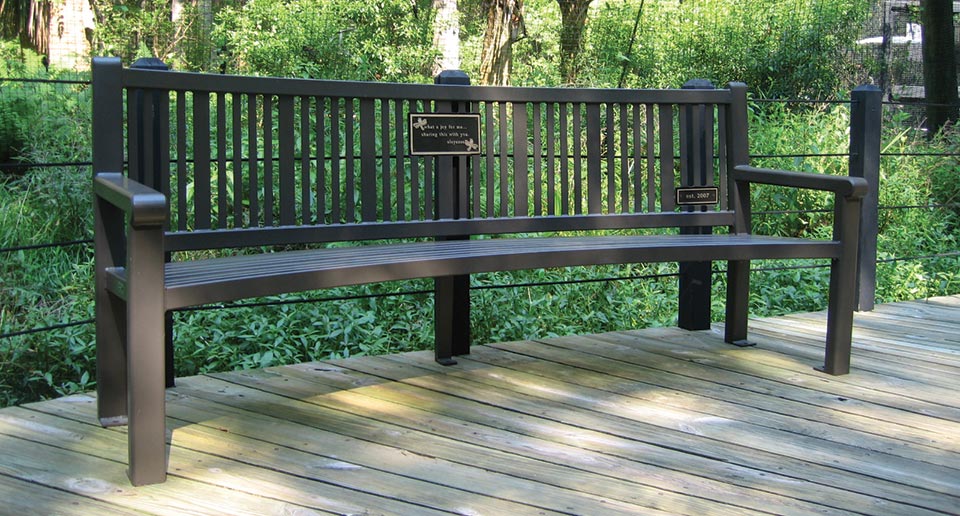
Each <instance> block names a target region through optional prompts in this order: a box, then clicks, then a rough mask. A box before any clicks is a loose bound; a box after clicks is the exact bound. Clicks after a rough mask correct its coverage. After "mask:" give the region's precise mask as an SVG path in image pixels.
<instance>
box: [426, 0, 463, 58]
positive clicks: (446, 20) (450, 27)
mask: <svg viewBox="0 0 960 516" xmlns="http://www.w3.org/2000/svg"><path fill="white" fill-rule="evenodd" d="M433 11H434V12H435V13H436V18H434V20H433V45H434V46H435V47H436V48H437V50H439V51H440V55H439V56H438V58H437V60H436V61H435V62H434V63H433V75H434V76H436V75H437V74H439V73H440V72H442V71H444V70H459V69H460V12H459V11H458V10H457V0H433Z"/></svg>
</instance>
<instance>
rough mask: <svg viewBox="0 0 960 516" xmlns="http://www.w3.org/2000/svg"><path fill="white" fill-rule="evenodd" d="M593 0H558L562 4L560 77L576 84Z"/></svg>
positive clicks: (566, 82) (564, 80) (566, 81)
mask: <svg viewBox="0 0 960 516" xmlns="http://www.w3.org/2000/svg"><path fill="white" fill-rule="evenodd" d="M590 1H591V0H557V3H558V4H560V77H561V79H563V82H564V83H565V84H574V83H576V81H577V76H578V75H579V73H580V52H581V51H582V50H583V32H584V29H585V28H586V25H587V10H588V9H589V8H590Z"/></svg>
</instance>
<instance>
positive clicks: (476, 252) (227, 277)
mask: <svg viewBox="0 0 960 516" xmlns="http://www.w3.org/2000/svg"><path fill="white" fill-rule="evenodd" d="M93 76H94V80H93V82H94V103H95V104H94V174H95V179H94V195H95V200H94V212H95V239H94V240H95V249H96V264H97V265H96V275H97V280H96V289H97V292H96V299H97V316H96V318H97V349H98V358H97V360H98V392H99V396H98V398H99V404H100V408H99V413H100V419H101V422H102V423H103V424H105V425H112V424H123V423H128V424H129V425H130V431H129V443H130V445H129V446H130V450H129V457H130V478H131V480H132V481H133V482H134V483H135V484H142V483H153V482H160V481H162V480H163V479H164V476H165V472H166V467H165V438H166V437H165V432H164V399H163V392H164V385H165V380H164V374H163V370H164V362H165V358H166V357H165V354H169V353H170V352H169V351H165V348H164V339H165V337H166V334H167V333H169V329H168V328H167V327H166V325H165V321H164V317H165V314H166V313H168V312H169V311H170V310H173V309H178V308H183V307H188V306H194V305H199V304H205V303H218V302H224V301H230V300H238V299H243V298H250V297H258V296H266V295H273V294H278V293H286V292H295V291H303V290H313V289H322V288H329V287H335V286H343V285H355V284H361V283H371V282H381V281H389V280H401V279H412V278H434V279H435V285H436V286H435V293H436V298H435V302H436V304H437V309H436V339H437V340H436V353H437V359H438V360H439V361H441V362H445V363H451V362H453V357H454V356H456V355H459V354H465V353H468V352H469V344H470V343H469V339H470V336H469V314H470V307H469V302H470V292H469V291H470V288H469V275H470V274H475V273H482V272H491V271H505V270H519V269H532V268H545V267H567V266H575V265H601V264H618V263H640V262H682V263H686V262H700V263H709V262H710V261H715V260H722V261H727V262H728V267H727V268H728V292H727V313H726V321H727V333H726V339H727V340H728V341H730V342H742V341H745V340H746V338H747V315H748V314H747V308H748V302H747V301H748V294H749V265H750V261H751V260H759V259H780V258H821V259H829V260H831V263H832V264H833V267H832V279H831V284H830V314H829V322H828V335H827V345H826V354H825V366H824V370H826V371H827V372H829V373H832V374H842V373H845V372H846V371H847V370H848V369H849V353H850V338H851V330H852V313H853V305H854V302H853V301H852V299H853V297H852V296H851V295H850V293H853V292H854V291H855V288H854V285H853V284H852V283H851V281H852V280H853V279H854V278H855V271H856V261H857V241H858V236H857V235H858V222H859V216H858V214H859V210H860V199H861V198H862V197H863V196H864V194H865V193H866V187H865V183H863V181H862V180H860V179H857V178H839V177H827V176H819V175H814V174H799V173H794V172H784V171H775V170H767V169H758V168H754V167H750V166H748V155H747V152H748V145H747V139H746V138H747V136H746V135H747V118H746V109H747V107H746V89H745V86H743V85H741V84H731V85H730V87H729V88H727V89H709V90H703V89H689V90H626V89H572V88H564V89H560V88H509V87H478V86H467V85H463V82H462V80H461V79H462V78H460V77H457V78H455V81H454V82H455V83H456V85H443V84H437V85H411V84H385V83H357V82H343V81H319V80H301V79H276V78H259V77H232V76H222V75H204V74H193V73H181V72H170V71H166V72H164V71H157V70H139V69H123V68H122V67H121V66H120V63H119V61H118V60H115V59H95V60H94V66H93ZM440 82H442V81H440ZM466 112H469V113H478V114H479V116H480V120H481V122H480V127H481V136H480V141H477V142H470V143H471V144H475V145H478V146H479V148H480V152H479V154H475V155H470V156H437V157H433V156H413V155H410V152H409V146H408V143H409V141H410V134H409V131H410V128H409V127H408V126H407V121H408V116H409V114H410V113H466ZM188 116H189V120H188ZM124 124H125V125H124ZM437 137H439V135H438V136H437ZM450 137H451V138H455V136H450ZM124 150H125V151H126V154H127V155H126V157H124ZM751 184H778V185H784V186H789V187H795V188H813V189H818V190H827V191H832V192H835V193H836V194H837V202H836V207H837V208H836V217H835V231H834V236H833V238H832V239H830V240H823V241H819V240H809V239H791V238H772V237H765V236H755V235H751V234H750V222H751V221H750V204H749V194H750V185H751ZM681 186H682V187H692V188H696V187H707V186H716V187H717V188H719V191H720V197H721V198H720V200H719V201H720V202H719V203H718V204H717V205H716V206H714V205H709V206H703V207H700V206H698V207H694V208H691V207H681V208H678V207H677V206H676V204H677V203H676V188H677V187H681ZM168 202H169V206H168ZM701 228H705V229H701ZM711 228H715V229H711ZM678 232H679V233H681V234H677V233H678ZM480 236H483V238H478V237H480ZM503 236H509V237H510V238H497V237H503ZM361 241H367V242H366V243H365V245H352V244H355V243H359V242H361ZM329 243H337V244H338V245H336V246H330V247H326V248H324V246H323V244H329ZM345 244H346V245H345ZM302 245H307V246H308V247H310V248H309V249H303V250H297V251H278V249H281V248H283V247H284V246H302ZM263 247H267V248H269V249H271V250H273V251H272V252H262V248H263ZM216 249H245V252H244V253H241V255H240V256H231V257H223V258H206V259H194V258H192V256H193V255H191V254H190V253H189V252H190V251H207V250H216ZM177 252H183V253H182V256H181V257H180V259H178V260H176V261H173V262H170V261H169V260H168V259H167V256H169V254H170V253H177ZM706 272H707V273H709V270H708V271H706ZM708 315H709V314H708Z"/></svg>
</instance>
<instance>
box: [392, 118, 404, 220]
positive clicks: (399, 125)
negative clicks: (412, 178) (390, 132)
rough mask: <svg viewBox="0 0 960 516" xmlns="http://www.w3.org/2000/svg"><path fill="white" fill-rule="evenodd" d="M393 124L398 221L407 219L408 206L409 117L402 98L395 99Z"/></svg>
mask: <svg viewBox="0 0 960 516" xmlns="http://www.w3.org/2000/svg"><path fill="white" fill-rule="evenodd" d="M393 110H394V116H393V126H394V127H395V128H396V131H397V137H396V141H397V146H396V150H395V153H396V163H395V165H394V173H395V174H396V176H397V177H396V185H397V186H396V188H397V218H396V220H397V221H402V220H407V206H406V199H407V195H406V190H407V189H406V184H407V182H406V179H405V177H406V172H405V171H404V168H405V167H404V155H406V145H405V140H404V131H405V129H406V127H407V117H405V116H404V112H403V101H402V100H400V99H397V100H394V101H393Z"/></svg>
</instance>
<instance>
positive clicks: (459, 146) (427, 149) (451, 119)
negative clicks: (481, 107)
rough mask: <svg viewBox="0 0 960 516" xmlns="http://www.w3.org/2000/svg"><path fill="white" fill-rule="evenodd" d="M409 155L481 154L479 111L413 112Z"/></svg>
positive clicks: (411, 115) (411, 114)
mask: <svg viewBox="0 0 960 516" xmlns="http://www.w3.org/2000/svg"><path fill="white" fill-rule="evenodd" d="M410 154H412V155H414V156H451V155H473V154H480V114H479V113H472V114H470V113H464V114H460V113H410Z"/></svg>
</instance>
